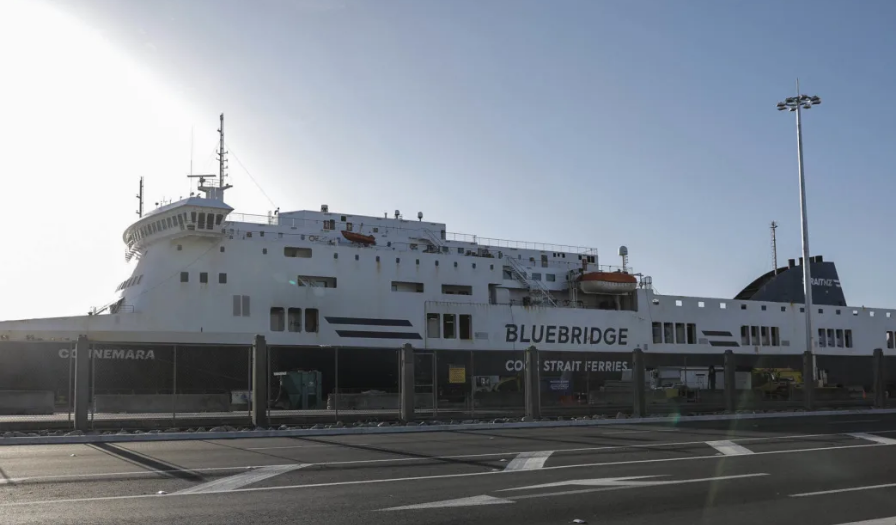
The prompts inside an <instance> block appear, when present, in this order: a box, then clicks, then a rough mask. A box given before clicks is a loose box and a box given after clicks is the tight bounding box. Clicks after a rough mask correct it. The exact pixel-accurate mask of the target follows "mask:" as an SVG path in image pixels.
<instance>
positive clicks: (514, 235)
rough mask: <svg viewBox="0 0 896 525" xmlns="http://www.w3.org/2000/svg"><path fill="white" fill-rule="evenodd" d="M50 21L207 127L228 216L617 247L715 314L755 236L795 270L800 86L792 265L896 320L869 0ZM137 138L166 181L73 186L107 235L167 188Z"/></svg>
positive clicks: (143, 11)
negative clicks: (148, 80)
mask: <svg viewBox="0 0 896 525" xmlns="http://www.w3.org/2000/svg"><path fill="white" fill-rule="evenodd" d="M48 5H50V6H51V7H52V8H53V9H55V10H58V11H59V12H61V13H65V14H66V15H67V16H69V17H70V18H71V19H72V20H74V21H76V22H77V23H78V24H83V26H85V27H87V28H89V29H90V30H91V31H95V32H97V33H98V34H99V35H100V36H101V38H102V40H103V42H105V44H107V45H108V46H110V47H111V48H113V49H115V50H116V51H117V52H119V53H121V54H122V55H123V56H125V57H127V60H129V61H131V62H132V63H134V64H137V65H138V66H139V67H140V68H142V70H143V71H145V72H147V74H148V75H150V76H151V77H152V78H153V79H155V80H156V81H157V82H158V85H160V86H163V87H164V89H165V90H167V92H168V95H166V96H168V97H176V98H177V99H178V100H179V101H181V102H182V103H183V106H184V107H186V108H188V112H189V113H190V117H189V118H190V122H191V123H192V124H193V125H195V126H196V129H197V130H201V133H200V132H199V131H197V156H198V157H197V158H199V157H201V158H200V159H199V161H197V164H198V165H199V166H200V168H202V169H212V168H213V165H212V164H211V163H210V160H211V159H210V157H209V156H208V155H206V154H207V153H209V152H210V151H211V149H212V148H213V141H214V129H215V124H216V123H217V120H216V119H217V115H218V113H219V112H224V113H225V115H226V118H227V125H228V143H229V144H230V145H231V146H232V150H234V151H236V152H237V154H238V156H239V159H240V161H242V165H243V166H240V164H239V163H237V162H236V161H232V162H231V167H232V169H231V173H232V179H233V180H232V182H233V183H234V184H235V185H236V189H235V190H232V195H233V196H232V198H231V199H230V201H231V204H235V205H236V207H237V208H238V211H244V212H249V213H259V214H263V213H265V212H266V211H267V210H268V209H272V208H273V207H275V206H279V207H280V208H281V209H282V210H284V211H286V210H292V209H317V208H319V206H320V204H323V203H326V204H329V206H330V209H331V210H333V211H340V210H341V211H347V212H351V213H368V214H374V215H377V214H381V213H383V212H386V211H389V212H390V213H391V211H392V210H395V209H400V210H402V211H403V212H404V213H405V215H406V216H414V215H416V212H417V211H423V212H424V214H425V217H426V219H427V220H434V221H442V222H447V223H448V229H449V231H455V232H464V233H473V234H478V235H481V236H486V237H496V238H504V239H515V240H530V241H540V242H553V243H558V244H570V245H584V246H594V247H597V248H598V249H599V251H600V254H601V262H602V263H604V264H617V262H618V261H617V257H616V248H617V247H618V246H619V245H621V244H625V245H627V246H628V248H629V252H630V258H631V263H632V265H633V266H634V267H635V269H636V270H638V271H642V272H644V273H647V274H650V275H652V276H653V279H654V284H655V286H656V288H657V289H658V290H659V291H660V292H661V293H667V294H681V295H701V296H718V297H732V296H734V295H735V294H736V293H737V292H738V291H739V290H740V289H741V288H743V287H744V286H746V285H747V284H749V282H750V281H752V280H753V279H754V278H755V277H757V276H758V275H759V274H761V273H763V272H765V271H768V270H770V269H771V267H772V264H771V247H770V238H769V230H768V224H769V222H770V221H772V220H776V221H777V222H778V223H779V224H780V227H779V229H778V246H779V250H778V258H779V261H783V262H782V264H784V263H786V259H787V258H788V257H799V255H800V226H799V186H798V179H797V163H796V134H795V125H794V119H793V114H789V113H779V112H777V111H776V110H775V103H776V102H778V101H779V100H782V99H783V98H785V97H787V96H790V95H792V94H794V89H795V87H794V81H795V78H796V77H799V78H800V81H801V83H802V86H803V92H805V93H808V94H810V95H814V94H817V95H819V96H821V97H822V99H823V101H824V102H823V104H822V105H821V106H820V107H818V108H817V109H813V110H812V111H810V112H808V113H807V114H806V115H805V117H804V126H803V127H804V147H805V166H806V177H807V191H808V202H809V220H810V236H811V237H810V239H811V247H812V253H813V254H822V255H824V256H825V258H826V259H828V260H834V261H836V262H837V265H838V269H839V271H840V277H841V280H842V281H843V283H844V291H845V293H846V296H847V301H848V302H849V303H850V304H854V305H862V304H865V305H869V306H870V305H874V306H886V307H894V306H896V299H893V296H894V292H896V283H894V281H893V280H892V279H889V278H888V277H887V276H888V275H889V269H890V266H891V265H890V261H891V260H893V259H894V258H896V243H894V241H893V239H892V236H891V235H890V222H891V221H890V218H889V216H890V213H889V211H890V208H891V207H892V206H893V202H894V196H896V180H894V177H892V175H891V171H892V169H891V166H892V164H893V162H892V156H893V152H894V151H896V148H893V145H894V144H896V132H894V129H893V124H892V122H893V121H894V120H896V119H894V116H896V115H894V113H896V110H894V105H893V103H892V102H890V101H889V100H888V96H889V95H890V93H892V92H893V88H894V75H896V73H894V72H896V63H894V62H896V58H894V53H893V50H894V49H896V32H893V31H892V28H893V27H896V3H893V2H891V1H887V0H863V1H862V2H853V3H850V2H845V1H837V2H834V1H817V0H816V1H758V0H751V1H736V0H725V1H720V0H702V1H698V0H694V1H685V0H676V1H671V0H666V1H659V0H657V1H635V0H626V1H621V0H619V1H612V2H611V1H598V0H590V1H574V0H560V1H532V0H507V1H498V0H483V1H472V0H457V1H426V0H403V1H400V0H382V1H370V0H333V1H329V2H325V1H324V0H292V1H289V0H265V1H253V2H248V1H245V2H243V1H235V0H226V1H219V0H191V1H189V2H175V1H172V0H155V1H153V2H113V1H111V0H107V1H102V0H73V1H65V2H63V1H61V0H58V1H51V2H49V4H48ZM85 60H86V58H85ZM113 73H114V72H113ZM58 89H60V90H64V89H65V88H64V86H59V88H58ZM148 96H151V95H148ZM131 103H133V101H131ZM102 105H103V104H102V102H100V103H99V106H102ZM106 109H109V108H106ZM120 109H123V108H120ZM125 111H126V110H125ZM119 125H120V126H123V127H122V128H120V129H119V131H120V132H121V133H125V134H127V133H128V132H129V129H130V128H128V126H134V127H138V126H140V125H141V123H140V122H131V123H129V124H123V123H119ZM154 125H155V126H157V127H159V126H161V128H165V127H166V126H167V127H171V128H174V127H176V126H175V125H174V124H173V123H165V122H162V123H159V122H155V123H154ZM183 128H184V126H183V125H180V128H178V130H177V133H179V134H180V136H183V135H184V133H186V136H189V130H188V129H187V130H186V131H184V129H183ZM144 146H147V147H149V148H150V149H151V150H152V155H169V156H173V157H174V158H176V159H177V160H176V163H179V164H177V165H178V170H172V171H170V172H156V171H153V172H149V170H147V168H146V165H145V164H143V163H141V162H140V161H139V159H131V161H125V162H124V163H123V164H122V165H118V166H115V165H112V164H110V165H108V166H106V167H105V168H104V169H103V170H99V171H98V172H97V173H95V174H93V175H92V176H95V177H97V178H98V179H97V180H109V181H113V180H114V181H115V182H114V184H122V185H123V186H121V188H123V189H122V190H121V193H122V195H121V197H120V199H121V202H124V203H125V204H124V205H122V206H123V207H121V209H122V210H127V211H126V212H123V213H121V216H120V217H118V216H114V215H113V214H112V212H111V211H110V215H109V217H110V219H109V220H110V222H113V223H114V226H115V231H116V232H121V231H122V230H123V229H124V228H125V227H126V226H127V224H128V222H129V221H132V220H133V219H134V217H133V216H132V212H131V211H130V208H131V207H133V196H132V193H133V191H132V188H136V184H137V179H138V178H139V176H141V175H143V176H145V177H147V188H148V191H149V192H150V195H151V196H152V197H153V198H156V197H159V196H161V195H160V194H159V193H160V192H165V191H167V192H168V193H167V196H169V197H171V196H172V195H174V192H175V191H179V190H180V188H182V187H183V185H184V184H185V179H184V177H183V175H184V174H185V170H186V166H187V165H188V162H189V161H188V157H189V153H188V151H183V150H181V151H162V150H161V147H162V146H163V144H155V145H146V144H145V145H144ZM206 146H207V147H206ZM205 150H208V151H205ZM200 153H201V155H199V154H200ZM203 162H204V163H205V164H203ZM249 174H251V175H249ZM103 177H106V179H103ZM110 184H111V182H110ZM172 188H177V190H172ZM116 191H118V190H116ZM174 196H175V197H176V196H177V195H174ZM116 206H118V205H117V204H116ZM116 206H112V209H114V210H115V213H118V207H116ZM0 213H2V212H0ZM95 242H96V244H97V245H102V246H103V248H102V250H106V249H107V248H105V245H104V244H103V243H110V246H112V247H114V251H115V253H116V255H115V258H114V260H110V261H108V263H106V262H95V263H94V264H109V265H119V266H120V265H123V264H124V263H123V261H122V260H121V258H120V254H119V253H118V252H119V251H123V246H122V245H121V241H120V233H116V234H115V235H114V236H113V238H108V239H106V238H104V239H100V238H99V237H97V239H96V241H95ZM112 247H109V248H108V250H109V253H111V252H112V251H113V248H112ZM94 253H100V252H94ZM101 253H105V252H102V251H101ZM106 280H109V283H106V282H105V281H103V282H102V283H99V286H106V285H107V284H108V286H106V287H107V288H109V290H108V292H109V293H111V291H112V289H114V286H115V284H117V283H118V281H119V279H118V278H117V277H115V278H114V280H113V279H112V278H111V277H109V278H106ZM54 293H57V294H58V293H60V292H58V291H57V292H54ZM75 299H77V298H67V300H70V301H74V302H73V303H71V304H73V305H77V308H76V310H78V311H77V312H76V313H81V312H80V303H78V302H77V301H76V300H75ZM0 313H10V312H8V310H4V311H3V312H0ZM29 313H34V314H35V315H39V314H40V313H41V312H29ZM0 317H4V316H0ZM5 317H8V315H7V316H5Z"/></svg>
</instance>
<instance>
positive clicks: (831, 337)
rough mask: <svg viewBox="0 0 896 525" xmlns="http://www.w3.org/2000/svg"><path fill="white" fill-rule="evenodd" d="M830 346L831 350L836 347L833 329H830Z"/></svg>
mask: <svg viewBox="0 0 896 525" xmlns="http://www.w3.org/2000/svg"><path fill="white" fill-rule="evenodd" d="M828 346H829V347H831V348H833V347H834V329H833V328H828Z"/></svg>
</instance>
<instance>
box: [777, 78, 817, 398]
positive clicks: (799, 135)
mask: <svg viewBox="0 0 896 525" xmlns="http://www.w3.org/2000/svg"><path fill="white" fill-rule="evenodd" d="M818 104H821V99H820V98H819V97H818V96H811V97H810V96H809V95H801V94H800V81H799V79H797V81H796V96H795V97H787V98H786V99H784V102H778V106H777V107H778V111H784V110H785V109H786V110H788V111H794V112H796V151H797V166H798V167H799V171H800V217H801V219H802V223H803V228H802V229H803V232H802V236H803V292H804V294H805V297H806V300H805V302H806V306H805V308H806V349H807V350H808V351H809V352H812V275H811V272H810V271H809V222H808V219H807V218H806V177H805V175H804V174H803V128H802V123H801V122H800V117H801V113H802V110H804V109H811V108H812V106H817V105H818ZM812 361H813V367H812V368H813V371H812V377H811V378H809V379H812V380H813V381H814V379H815V370H814V368H815V366H814V361H815V354H814V353H813V354H812Z"/></svg>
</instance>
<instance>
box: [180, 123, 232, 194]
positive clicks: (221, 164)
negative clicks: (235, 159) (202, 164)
mask: <svg viewBox="0 0 896 525" xmlns="http://www.w3.org/2000/svg"><path fill="white" fill-rule="evenodd" d="M218 137H219V139H218V151H217V153H218V184H214V183H212V184H210V185H208V186H206V184H205V180H206V179H205V178H206V177H214V175H193V173H192V170H193V168H192V163H191V165H190V171H191V173H190V175H187V177H189V178H198V179H199V191H201V192H204V193H205V194H206V198H208V199H215V200H219V201H221V202H224V190H227V189H230V188H232V187H233V186H231V185H230V184H224V175H225V170H226V169H227V152H226V151H225V150H224V113H221V126H220V127H219V128H218ZM212 181H214V179H212Z"/></svg>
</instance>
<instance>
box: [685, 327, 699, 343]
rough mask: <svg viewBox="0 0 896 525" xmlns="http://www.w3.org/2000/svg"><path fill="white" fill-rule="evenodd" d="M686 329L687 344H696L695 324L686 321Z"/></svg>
mask: <svg viewBox="0 0 896 525" xmlns="http://www.w3.org/2000/svg"><path fill="white" fill-rule="evenodd" d="M687 329H688V344H689V345H695V344H697V325H696V324H694V323H688V324H687Z"/></svg>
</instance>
